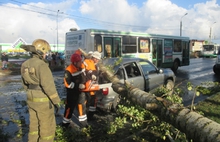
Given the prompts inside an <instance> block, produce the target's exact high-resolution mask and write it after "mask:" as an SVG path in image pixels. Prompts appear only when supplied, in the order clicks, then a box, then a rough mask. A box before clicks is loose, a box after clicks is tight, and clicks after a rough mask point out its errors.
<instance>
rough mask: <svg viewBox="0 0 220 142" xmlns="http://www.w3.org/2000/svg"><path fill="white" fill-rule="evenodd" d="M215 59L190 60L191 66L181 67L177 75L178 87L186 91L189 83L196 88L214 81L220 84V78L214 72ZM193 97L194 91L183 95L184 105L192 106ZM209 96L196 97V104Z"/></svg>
mask: <svg viewBox="0 0 220 142" xmlns="http://www.w3.org/2000/svg"><path fill="white" fill-rule="evenodd" d="M215 60H216V59H215V58H196V59H191V60H190V65H189V66H183V67H180V68H179V69H178V71H177V73H176V77H177V80H176V86H178V87H180V88H185V89H186V84H187V82H191V83H192V84H193V85H194V86H198V85H200V84H201V83H204V82H209V81H214V82H220V77H219V76H216V75H215V74H214V72H213V69H212V68H213V65H214V64H215ZM192 97H193V92H192V91H186V93H185V94H184V95H183V101H184V105H190V104H191V100H192ZM207 97H208V96H204V95H200V96H198V97H196V99H195V103H197V102H199V101H201V100H203V99H205V98H207Z"/></svg>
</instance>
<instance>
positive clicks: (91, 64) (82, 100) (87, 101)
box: [78, 51, 101, 127]
mask: <svg viewBox="0 0 220 142" xmlns="http://www.w3.org/2000/svg"><path fill="white" fill-rule="evenodd" d="M100 59H101V53H99V52H98V51H95V52H93V53H92V56H91V58H87V59H85V60H84V62H83V64H82V69H83V70H85V72H84V73H83V74H84V79H83V83H84V85H85V88H84V89H81V94H80V95H79V102H78V111H79V122H80V123H81V124H82V127H86V126H87V125H88V123H87V116H88V120H90V119H92V118H93V115H94V112H95V111H96V103H97V102H96V96H95V92H96V91H98V90H99V86H98V74H99V69H98V67H97V66H96V64H97V63H98V62H99V60H100ZM87 107H88V108H87Z"/></svg>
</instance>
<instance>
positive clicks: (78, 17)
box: [5, 0, 177, 30]
mask: <svg viewBox="0 0 220 142" xmlns="http://www.w3.org/2000/svg"><path fill="white" fill-rule="evenodd" d="M10 1H12V2H15V3H19V4H24V5H29V6H31V7H34V8H38V9H42V10H46V11H49V12H53V13H54V14H51V13H46V12H41V11H38V10H31V9H25V8H15V7H10V6H5V7H10V8H15V9H22V10H26V11H31V12H36V13H40V14H45V15H49V16H53V17H56V16H57V11H55V10H51V9H47V8H42V7H38V6H35V5H30V4H27V3H24V2H20V1H17V0H10ZM59 16H60V17H63V16H65V17H70V18H75V19H78V20H79V21H82V22H86V23H92V24H102V25H105V26H115V27H124V28H126V27H128V28H133V29H142V30H146V29H148V28H150V26H140V25H127V24H120V23H112V22H107V21H102V20H97V19H91V18H86V17H80V16H77V15H73V14H67V13H64V12H63V13H62V14H59ZM75 19H73V20H75ZM163 29H164V28H163ZM176 29H177V28H176ZM176 29H175V30H176ZM164 30H174V29H173V28H172V29H168V28H166V29H164Z"/></svg>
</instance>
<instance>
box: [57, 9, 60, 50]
mask: <svg viewBox="0 0 220 142" xmlns="http://www.w3.org/2000/svg"><path fill="white" fill-rule="evenodd" d="M59 11H60V10H57V51H58V13H59Z"/></svg>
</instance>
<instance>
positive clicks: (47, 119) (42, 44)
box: [21, 39, 60, 142]
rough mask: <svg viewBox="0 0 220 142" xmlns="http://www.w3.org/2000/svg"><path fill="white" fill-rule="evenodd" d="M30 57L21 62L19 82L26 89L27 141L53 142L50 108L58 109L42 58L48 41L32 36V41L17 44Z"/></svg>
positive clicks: (53, 118)
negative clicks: (20, 81) (29, 53)
mask: <svg viewBox="0 0 220 142" xmlns="http://www.w3.org/2000/svg"><path fill="white" fill-rule="evenodd" d="M21 48H24V49H25V50H27V51H29V52H31V53H32V58H30V59H28V60H26V61H25V62H24V63H23V64H22V65H21V78H22V84H23V87H24V88H25V90H26V92H27V105H28V111H29V119H30V124H29V133H28V141H29V142H53V141H54V136H55V130H56V121H55V115H54V109H55V110H56V112H57V111H58V110H59V103H60V98H59V96H58V93H57V90H56V87H55V83H54V79H53V76H52V73H51V70H50V68H49V66H48V63H47V61H46V59H45V58H46V53H47V52H48V51H50V45H49V43H48V42H47V41H45V40H43V39H36V40H34V41H33V43H32V45H21Z"/></svg>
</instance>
